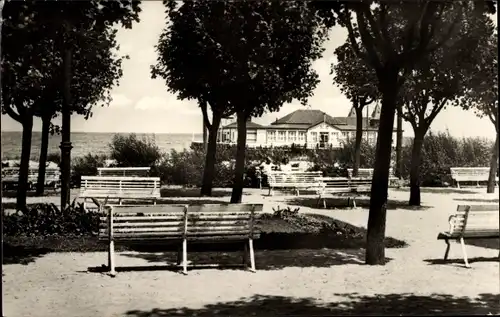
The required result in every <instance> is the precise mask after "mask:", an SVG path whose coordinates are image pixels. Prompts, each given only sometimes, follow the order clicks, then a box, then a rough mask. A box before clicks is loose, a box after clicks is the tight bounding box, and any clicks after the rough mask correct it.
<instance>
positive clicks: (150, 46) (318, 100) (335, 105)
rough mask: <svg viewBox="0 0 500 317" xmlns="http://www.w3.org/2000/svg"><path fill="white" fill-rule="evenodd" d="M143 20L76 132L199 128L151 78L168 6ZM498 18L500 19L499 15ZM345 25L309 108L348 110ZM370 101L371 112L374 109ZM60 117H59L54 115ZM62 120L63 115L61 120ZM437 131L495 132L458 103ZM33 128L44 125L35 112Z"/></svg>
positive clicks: (191, 111) (5, 126)
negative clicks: (341, 63) (337, 65)
mask: <svg viewBox="0 0 500 317" xmlns="http://www.w3.org/2000/svg"><path fill="white" fill-rule="evenodd" d="M141 8H142V12H141V13H140V22H139V23H135V24H134V25H133V28H132V29H130V30H127V29H120V30H119V32H118V35H117V40H118V43H119V45H120V53H121V54H128V55H129V57H130V59H128V60H125V61H124V62H123V65H122V67H123V77H122V78H121V80H120V84H119V86H116V87H114V88H113V89H112V91H111V95H112V98H113V101H112V102H111V104H110V105H109V106H108V107H94V109H93V116H92V118H89V119H88V120H85V119H84V118H83V117H82V116H73V117H72V121H71V122H72V123H71V130H72V131H78V132H114V133H119V132H136V133H189V134H191V133H201V132H202V115H201V111H200V110H199V108H198V106H197V103H196V102H195V101H181V100H178V99H177V97H176V95H174V94H172V93H169V92H168V91H167V87H166V84H165V81H164V80H163V79H160V78H158V79H151V74H150V65H153V64H155V63H156V57H157V54H156V52H155V47H154V46H155V45H156V44H157V42H158V38H159V36H160V34H161V32H162V30H163V29H164V28H165V23H166V21H165V12H164V8H163V6H162V2H161V1H144V2H142V4H141ZM495 22H496V21H495ZM346 37H347V31H346V30H345V29H343V28H341V27H335V28H334V29H332V30H331V32H330V34H329V40H328V41H326V42H325V44H324V47H325V51H324V53H323V57H322V58H321V59H319V60H317V61H315V62H314V64H313V66H314V69H315V70H316V72H317V73H318V75H319V79H320V83H319V84H318V86H317V87H316V89H315V91H314V95H313V96H312V97H311V98H310V99H309V107H310V108H311V109H319V110H322V111H324V112H326V113H328V114H329V115H331V116H340V117H341V116H347V114H348V113H349V110H350V108H351V104H350V101H349V100H348V99H347V98H346V97H345V96H344V95H343V94H342V93H341V92H340V90H339V88H338V87H337V86H335V85H334V84H333V80H332V78H333V75H330V68H331V64H332V63H334V62H335V61H336V60H335V56H334V54H333V52H334V50H335V48H336V47H337V46H339V45H341V44H343V43H344V42H345V40H346ZM373 107H374V106H373V105H371V106H370V108H369V112H370V113H371V111H372V110H373ZM297 109H304V106H302V105H301V104H300V103H298V102H292V103H290V104H285V105H283V107H282V108H281V110H280V111H279V112H274V113H266V114H264V115H263V116H262V117H261V118H255V119H253V121H255V122H257V123H260V124H264V125H267V124H270V123H271V122H272V121H274V120H276V119H277V118H281V117H282V116H284V115H287V114H288V113H290V112H292V111H295V110H297ZM55 121H56V122H57V121H59V120H58V119H56V120H55ZM59 122H60V121H59ZM1 123H2V131H21V125H20V124H19V123H18V122H16V121H14V120H12V119H11V118H10V117H8V116H7V115H2V119H1ZM403 128H404V130H405V132H404V135H405V136H413V131H412V128H411V126H410V125H409V124H407V123H406V122H404V123H403ZM431 129H432V130H433V131H446V130H448V131H449V132H450V134H452V135H455V136H457V137H463V136H480V137H487V138H494V136H495V130H494V126H493V124H492V123H491V122H490V121H489V119H487V118H483V119H480V118H478V117H477V116H476V115H475V114H474V113H472V112H466V111H463V110H461V109H460V108H457V107H449V108H447V109H445V110H443V111H442V112H441V113H440V114H439V115H438V116H437V117H436V119H435V120H434V122H433V123H432V125H431ZM34 130H35V131H40V130H41V122H40V120H39V119H38V118H36V120H35V122H34Z"/></svg>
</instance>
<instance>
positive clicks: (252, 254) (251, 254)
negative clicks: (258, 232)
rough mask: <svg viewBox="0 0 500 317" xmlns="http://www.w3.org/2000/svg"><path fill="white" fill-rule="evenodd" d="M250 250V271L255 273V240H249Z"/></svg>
mask: <svg viewBox="0 0 500 317" xmlns="http://www.w3.org/2000/svg"><path fill="white" fill-rule="evenodd" d="M248 248H249V249H250V271H251V272H255V254H254V252H253V239H252V238H250V239H248Z"/></svg>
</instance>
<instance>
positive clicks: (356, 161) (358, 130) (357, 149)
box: [352, 105, 363, 176]
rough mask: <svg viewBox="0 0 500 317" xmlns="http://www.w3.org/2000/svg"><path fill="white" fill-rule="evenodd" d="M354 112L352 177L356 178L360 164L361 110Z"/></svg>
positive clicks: (357, 108) (357, 109)
mask: <svg viewBox="0 0 500 317" xmlns="http://www.w3.org/2000/svg"><path fill="white" fill-rule="evenodd" d="M354 109H355V111H356V141H355V143H354V165H353V167H352V176H358V170H359V165H360V164H361V142H362V139H363V109H361V108H360V107H359V105H358V107H355V108H354Z"/></svg>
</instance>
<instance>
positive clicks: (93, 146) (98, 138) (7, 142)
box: [1, 131, 203, 160]
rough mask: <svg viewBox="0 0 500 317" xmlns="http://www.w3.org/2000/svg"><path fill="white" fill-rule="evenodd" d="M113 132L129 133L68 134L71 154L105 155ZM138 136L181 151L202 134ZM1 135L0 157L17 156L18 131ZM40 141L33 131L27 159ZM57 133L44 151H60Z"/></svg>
mask: <svg viewBox="0 0 500 317" xmlns="http://www.w3.org/2000/svg"><path fill="white" fill-rule="evenodd" d="M115 134H118V135H124V136H126V135H128V134H129V133H94V132H91V133H89V132H73V133H71V143H72V145H73V149H72V150H71V156H72V157H79V156H84V155H86V154H87V153H92V154H109V144H110V143H111V140H112V139H113V136H114V135H115ZM136 135H137V137H138V138H143V139H147V140H151V141H154V142H155V144H156V145H158V147H159V148H160V149H161V150H162V151H163V152H167V153H169V152H170V150H172V149H175V150H177V151H182V150H183V149H188V148H189V147H190V145H191V143H192V142H193V141H195V142H200V141H201V140H202V138H203V136H202V134H181V133H136ZM1 138H2V140H1V141H2V142H1V144H2V148H1V152H2V160H9V159H18V158H20V157H21V139H22V132H10V131H9V132H3V131H2V133H1ZM41 140H42V133H41V132H33V137H32V141H31V142H32V143H31V155H30V157H31V159H32V160H38V158H39V156H40V144H41ZM60 143H61V135H52V136H50V137H49V150H48V153H49V154H50V153H60V151H61V150H60V149H59V145H60Z"/></svg>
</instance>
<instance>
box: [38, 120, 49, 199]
mask: <svg viewBox="0 0 500 317" xmlns="http://www.w3.org/2000/svg"><path fill="white" fill-rule="evenodd" d="M49 132H50V117H48V116H42V143H41V145H40V159H39V160H38V179H37V182H36V195H38V196H41V195H43V192H44V189H45V171H46V167H45V165H46V164H47V153H48V151H49Z"/></svg>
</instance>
